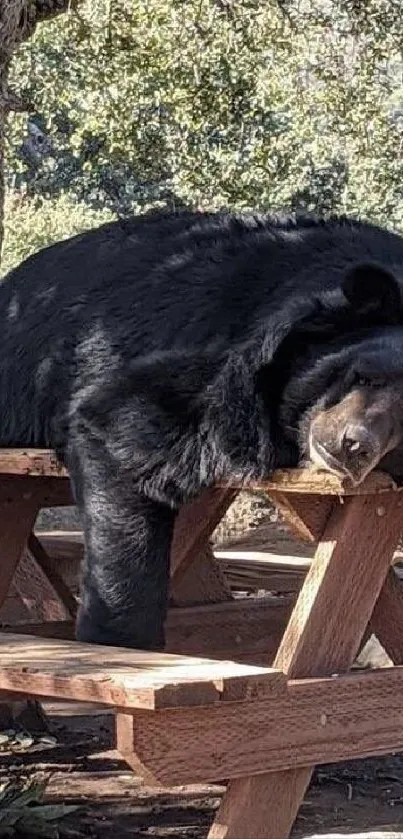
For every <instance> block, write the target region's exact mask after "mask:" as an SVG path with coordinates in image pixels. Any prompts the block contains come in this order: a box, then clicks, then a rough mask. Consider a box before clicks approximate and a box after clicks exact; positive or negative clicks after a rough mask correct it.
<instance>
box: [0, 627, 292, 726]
mask: <svg viewBox="0 0 403 839" xmlns="http://www.w3.org/2000/svg"><path fill="white" fill-rule="evenodd" d="M285 685H286V680H285V677H284V675H283V674H282V673H281V672H280V671H275V670H273V669H271V668H264V667H253V666H248V665H244V664H235V663H234V662H231V661H214V660H210V659H202V658H190V657H185V656H174V655H168V654H166V653H149V652H143V651H137V650H128V649H126V650H125V649H121V648H119V647H104V646H101V645H95V644H80V643H78V642H74V641H63V640H53V639H49V638H47V639H44V638H38V637H35V638H34V637H31V636H29V635H13V634H8V633H0V687H1V689H2V690H5V691H11V692H14V693H18V692H20V691H21V692H22V693H25V694H29V695H32V696H47V697H54V698H60V699H77V700H82V701H88V702H102V703H103V704H109V705H114V706H116V707H120V708H123V707H126V708H127V707H130V708H136V707H138V708H139V707H140V708H147V709H150V710H153V709H155V708H161V707H180V706H181V705H205V704H211V703H215V702H220V701H224V700H231V701H234V700H240V699H245V698H249V699H251V698H257V697H259V696H260V695H270V694H271V693H272V692H273V691H275V692H281V691H282V690H285Z"/></svg>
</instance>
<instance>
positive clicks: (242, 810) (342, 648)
mask: <svg viewBox="0 0 403 839" xmlns="http://www.w3.org/2000/svg"><path fill="white" fill-rule="evenodd" d="M377 507H378V502H377V499H376V497H373V496H372V497H371V496H356V497H352V498H348V499H345V501H344V503H343V504H337V505H336V506H335V508H334V509H333V511H332V513H331V515H330V518H329V520H328V522H327V524H326V526H325V529H324V532H323V535H322V538H321V540H320V542H319V545H318V548H317V551H316V554H315V557H314V560H313V563H312V566H311V568H310V571H309V572H308V575H307V577H306V580H305V582H304V585H303V587H302V589H301V592H300V595H299V598H298V601H297V604H296V606H295V608H294V611H293V613H292V615H291V618H290V621H289V624H288V627H287V629H286V632H285V634H284V637H283V640H282V642H281V644H280V648H279V651H278V654H277V657H276V660H275V663H274V666H275V667H279V668H281V669H282V670H284V672H286V673H288V674H289V676H290V677H292V678H305V677H310V676H320V675H331V674H333V673H337V672H340V671H345V670H346V669H348V668H349V667H350V665H351V664H352V662H353V660H354V658H355V655H356V653H357V650H358V648H359V644H360V640H361V638H362V636H363V634H364V632H365V629H366V627H367V624H368V622H369V619H370V617H371V614H372V611H373V609H374V605H375V603H376V600H377V598H378V596H379V593H380V591H381V588H382V585H383V583H384V580H385V578H386V575H387V573H388V570H389V565H390V562H391V559H392V556H393V552H394V550H395V547H396V544H397V541H398V539H399V536H400V532H401V528H402V521H403V499H402V498H401V497H400V495H399V494H398V493H388V495H387V496H385V497H384V499H383V507H382V511H383V512H382V516H380V515H377V513H379V509H377ZM363 701H364V700H363ZM311 774H312V768H304V769H298V770H295V771H287V772H273V773H267V774H263V775H259V776H255V777H248V778H244V779H240V780H236V781H233V782H231V783H230V784H229V786H228V789H227V792H226V795H225V796H224V799H223V802H222V804H221V807H220V810H219V812H218V815H217V818H216V821H215V823H214V825H213V826H212V828H211V831H210V834H209V839H269V837H270V839H287V837H288V836H289V834H290V831H291V828H292V825H293V823H294V820H295V817H296V815H297V812H298V809H299V806H300V804H301V801H302V799H303V796H304V794H305V791H306V788H307V786H308V784H309V781H310V778H311Z"/></svg>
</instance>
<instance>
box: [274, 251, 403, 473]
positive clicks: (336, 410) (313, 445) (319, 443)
mask: <svg viewBox="0 0 403 839" xmlns="http://www.w3.org/2000/svg"><path fill="white" fill-rule="evenodd" d="M343 291H344V294H345V296H346V297H347V299H348V300H349V301H350V302H351V304H352V306H353V308H354V310H355V311H356V312H360V313H362V314H363V315H366V314H369V313H370V314H371V315H373V316H374V317H373V320H372V317H371V319H370V321H369V325H365V326H363V327H361V328H358V329H353V330H352V331H349V330H348V329H347V331H345V332H344V334H343V331H342V330H341V331H340V330H338V331H337V333H336V334H329V333H327V334H326V330H325V331H324V332H323V333H322V332H321V330H320V329H319V330H315V329H314V330H313V331H312V332H311V333H310V331H309V328H304V329H303V330H302V332H301V333H300V335H299V340H298V338H297V336H296V335H294V337H293V338H291V339H290V340H289V341H288V348H287V350H286V352H284V349H283V352H282V353H281V352H280V356H279V357H278V360H277V365H278V364H280V368H279V367H278V366H277V369H278V370H279V369H280V370H281V372H282V374H283V375H281V376H280V379H281V380H282V387H281V394H279V396H280V398H279V401H278V411H277V416H276V418H275V419H276V425H277V429H278V430H279V433H280V434H281V436H282V437H283V439H284V440H285V442H286V443H287V444H288V445H291V447H293V450H294V452H296V453H297V454H296V457H297V459H298V461H299V462H300V463H301V462H302V463H303V462H306V461H310V462H311V463H314V464H316V465H317V466H319V468H321V469H324V470H327V471H330V472H333V473H335V474H337V475H339V476H342V477H344V478H348V479H350V480H351V481H352V482H353V483H354V484H359V483H361V481H363V480H364V478H365V477H366V476H367V475H368V473H369V472H371V471H372V470H373V469H375V468H381V469H384V470H385V471H388V472H389V473H390V474H392V475H393V476H394V477H395V478H396V480H398V481H399V480H400V482H401V481H402V480H403V325H402V326H398V325H396V324H395V323H394V321H396V313H398V312H400V311H401V297H400V288H399V284H398V282H397V280H396V279H395V278H394V277H393V276H392V275H391V274H390V273H389V272H387V271H385V270H384V269H383V268H378V267H377V266H369V265H365V266H364V265H361V266H358V267H356V268H355V269H353V270H352V271H351V272H350V273H349V274H348V276H347V277H346V279H345V282H344V284H343ZM378 316H379V317H378ZM377 320H378V323H377ZM371 321H372V322H371ZM379 324H381V325H379ZM301 339H302V342H301ZM292 344H293V346H294V348H297V347H298V350H297V352H293V351H291V350H290V347H291V346H292ZM281 356H282V357H281ZM284 374H285V375H284Z"/></svg>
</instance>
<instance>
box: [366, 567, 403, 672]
mask: <svg viewBox="0 0 403 839" xmlns="http://www.w3.org/2000/svg"><path fill="white" fill-rule="evenodd" d="M370 627H371V630H372V632H373V633H374V634H375V635H376V637H377V638H378V641H380V643H381V644H382V646H383V648H384V650H385V651H386V652H387V654H388V656H389V657H390V658H391V659H392V661H393V662H394V664H403V581H402V580H401V579H399V577H398V575H397V573H396V571H395V569H394V568H390V570H389V572H388V575H387V577H386V580H385V583H384V585H383V586H382V590H381V593H380V595H379V597H378V600H377V602H376V605H375V608H374V611H373V613H372V618H371V623H370Z"/></svg>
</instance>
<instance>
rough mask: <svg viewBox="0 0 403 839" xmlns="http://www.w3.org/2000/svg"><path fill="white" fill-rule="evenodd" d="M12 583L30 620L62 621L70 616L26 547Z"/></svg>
mask: <svg viewBox="0 0 403 839" xmlns="http://www.w3.org/2000/svg"><path fill="white" fill-rule="evenodd" d="M13 585H14V587H15V589H16V591H17V592H18V595H19V598H20V600H21V601H22V603H23V604H24V606H25V608H26V609H27V610H28V614H29V617H30V618H31V620H34V621H47V620H50V621H63V620H67V619H68V618H69V617H71V615H70V613H69V611H68V610H67V609H66V608H65V606H64V604H63V602H62V601H61V599H60V597H59V596H58V593H57V591H56V590H55V588H54V587H53V586H52V585H51V583H50V581H49V580H48V577H47V576H46V574H45V573H44V571H43V570H42V569H41V567H40V566H39V565H38V564H37V563H36V562H35V559H34V557H33V556H32V554H31V553H30V552H29V551H28V550H27V549H26V550H24V551H23V552H22V555H21V559H20V561H19V563H18V565H17V568H16V570H15V574H14V578H13ZM16 619H17V618H16V617H15V618H14V620H16Z"/></svg>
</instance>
